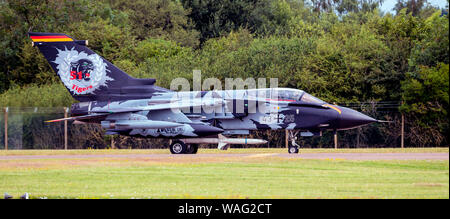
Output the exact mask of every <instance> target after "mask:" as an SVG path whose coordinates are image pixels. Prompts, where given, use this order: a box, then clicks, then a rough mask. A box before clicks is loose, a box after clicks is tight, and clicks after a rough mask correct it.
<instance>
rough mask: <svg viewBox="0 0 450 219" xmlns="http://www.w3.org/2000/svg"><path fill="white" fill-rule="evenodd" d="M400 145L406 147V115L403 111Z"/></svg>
mask: <svg viewBox="0 0 450 219" xmlns="http://www.w3.org/2000/svg"><path fill="white" fill-rule="evenodd" d="M401 132H402V133H401V136H402V137H401V139H400V146H401V147H402V148H405V115H404V114H403V113H402V130H401Z"/></svg>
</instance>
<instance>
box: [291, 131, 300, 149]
mask: <svg viewBox="0 0 450 219" xmlns="http://www.w3.org/2000/svg"><path fill="white" fill-rule="evenodd" d="M299 132H300V131H298V130H297V131H294V130H288V140H289V141H290V144H289V148H288V152H289V153H290V154H298V150H299V149H300V145H299V144H297V143H296V142H295V140H297V137H296V136H297V135H298V133H299Z"/></svg>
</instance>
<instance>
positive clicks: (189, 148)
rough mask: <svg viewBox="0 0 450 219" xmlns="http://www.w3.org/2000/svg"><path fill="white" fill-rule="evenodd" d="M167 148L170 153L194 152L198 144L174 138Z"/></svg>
mask: <svg viewBox="0 0 450 219" xmlns="http://www.w3.org/2000/svg"><path fill="white" fill-rule="evenodd" d="M169 148H170V153H172V154H196V153H197V151H198V144H186V143H184V142H183V141H180V140H175V141H173V142H172V144H170V147H169Z"/></svg>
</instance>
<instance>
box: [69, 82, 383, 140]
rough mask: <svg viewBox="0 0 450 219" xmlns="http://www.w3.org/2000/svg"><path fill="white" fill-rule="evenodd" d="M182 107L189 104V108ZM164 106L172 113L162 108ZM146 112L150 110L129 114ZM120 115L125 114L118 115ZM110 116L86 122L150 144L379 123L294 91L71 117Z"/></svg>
mask: <svg viewBox="0 0 450 219" xmlns="http://www.w3.org/2000/svg"><path fill="white" fill-rule="evenodd" d="M180 102H185V103H189V104H187V106H189V107H184V106H183V105H182V103H180ZM193 103H194V104H193ZM196 103H199V104H196ZM164 104H166V105H167V104H173V107H171V108H170V109H159V108H158V106H161V105H164ZM180 104H181V105H180ZM152 106H155V107H156V108H152ZM143 107H148V109H149V110H141V111H136V112H129V110H127V109H130V108H140V109H142V108H143ZM122 109H123V110H124V111H127V112H124V113H117V112H120V111H121V110H122ZM108 111H111V112H114V113H112V114H110V115H100V116H99V117H96V118H89V119H86V120H84V121H83V122H89V123H100V124H102V126H103V127H104V128H105V129H107V134H120V135H129V136H136V137H150V138H151V137H154V138H198V137H204V136H214V135H217V134H222V135H235V134H239V135H245V134H249V131H250V130H267V129H270V130H279V129H286V130H299V131H302V133H304V135H306V136H308V135H309V136H312V135H319V134H320V133H321V132H322V131H324V130H342V129H351V128H355V127H358V126H361V125H365V124H368V123H371V122H376V120H375V119H373V118H371V117H368V116H366V115H364V114H362V113H359V112H357V111H354V110H352V109H349V108H345V107H340V106H336V105H332V104H328V103H326V102H324V101H322V100H320V99H317V98H315V97H313V96H311V95H309V94H307V93H306V92H304V91H302V90H297V89H291V88H267V89H250V90H222V91H191V92H160V93H158V92H156V93H153V94H152V96H151V97H150V98H146V99H133V100H123V101H91V102H81V103H76V104H73V105H72V108H71V114H72V116H83V115H89V114H93V113H96V112H108ZM173 124H178V125H173ZM153 126H155V127H158V128H152V127H153ZM161 127H164V128H161Z"/></svg>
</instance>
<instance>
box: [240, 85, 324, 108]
mask: <svg viewBox="0 0 450 219" xmlns="http://www.w3.org/2000/svg"><path fill="white" fill-rule="evenodd" d="M248 95H249V96H250V97H264V96H265V97H266V98H267V99H270V100H274V101H289V102H293V101H302V102H306V103H314V104H325V102H324V101H322V100H320V99H318V98H316V97H314V96H312V95H310V94H308V93H306V92H305V91H302V90H297V89H292V88H267V89H254V90H249V91H248Z"/></svg>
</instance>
